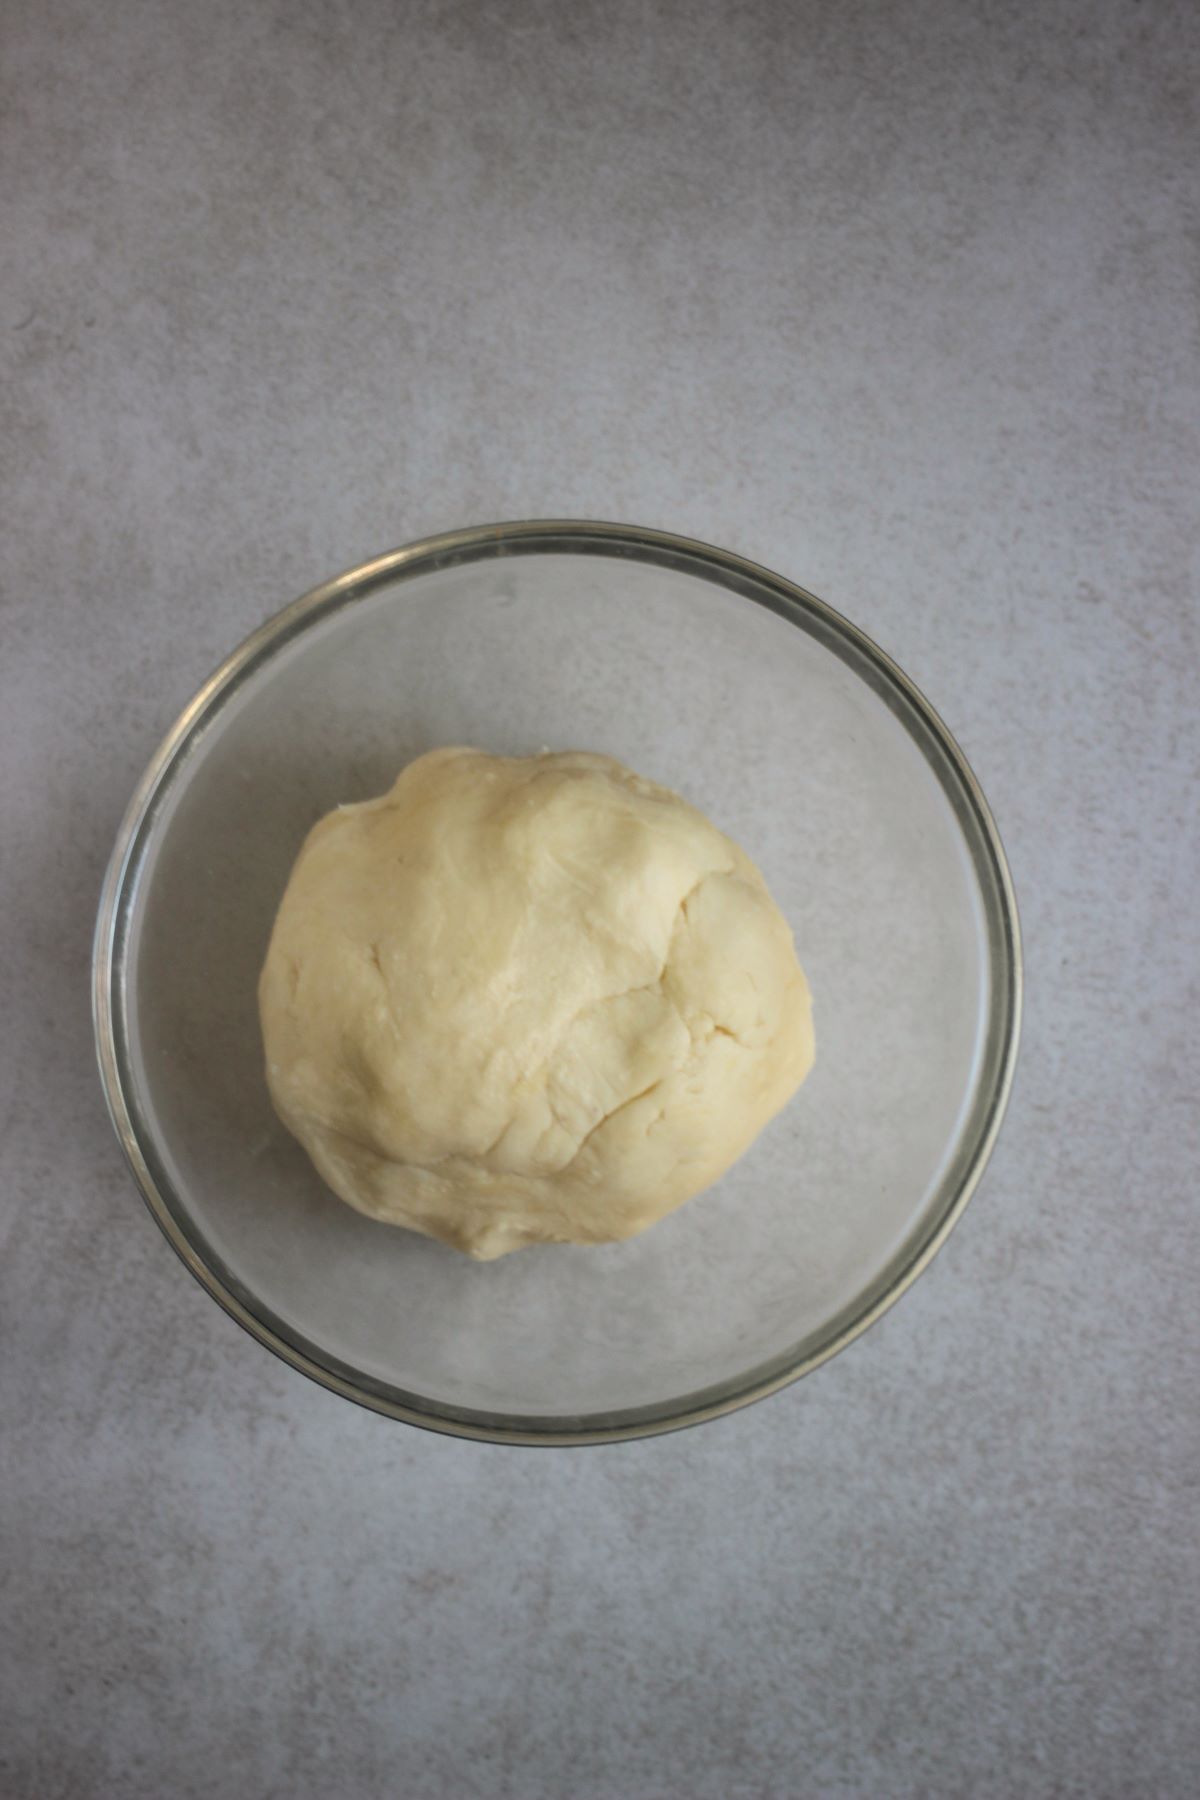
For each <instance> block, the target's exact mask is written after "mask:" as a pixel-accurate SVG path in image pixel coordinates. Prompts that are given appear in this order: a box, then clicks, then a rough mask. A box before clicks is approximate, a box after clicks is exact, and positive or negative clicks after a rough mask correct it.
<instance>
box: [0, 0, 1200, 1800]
mask: <svg viewBox="0 0 1200 1800" xmlns="http://www.w3.org/2000/svg"><path fill="white" fill-rule="evenodd" d="M3 36H4V39H5V52H4V75H3V83H4V86H3V97H2V108H0V117H2V121H3V123H2V133H3V135H2V141H0V155H2V159H3V182H2V196H0V207H2V214H3V226H2V238H0V241H2V242H3V244H4V255H3V259H2V267H0V414H2V419H3V441H2V446H0V454H2V456H3V502H2V504H3V613H2V616H0V629H2V658H3V660H2V678H3V688H4V699H3V712H2V716H0V731H2V733H3V741H2V751H0V781H2V783H3V840H2V841H3V855H2V859H0V860H2V863H3V884H4V889H3V891H4V898H3V907H2V912H0V931H2V933H3V958H2V960H3V967H4V971H5V1001H4V1006H3V1009H2V1012H0V1025H2V1028H3V1074H2V1087H0V1102H2V1106H3V1118H4V1135H3V1165H4V1166H3V1186H2V1204H3V1256H2V1261H0V1292H2V1309H3V1310H2V1329H3V1340H4V1349H3V1373H2V1382H3V1419H4V1436H3V1442H4V1453H3V1476H2V1480H0V1506H2V1528H3V1559H2V1561H3V1583H4V1594H3V1618H4V1629H3V1632H2V1634H0V1709H2V1711H0V1793H3V1795H4V1796H5V1797H6V1800H25V1797H29V1800H57V1797H62V1800H74V1797H76V1796H87V1797H90V1796H97V1797H105V1800H124V1797H125V1796H130V1797H132V1796H139V1797H140V1796H176V1797H179V1800H190V1797H193V1796H196V1797H199V1796H204V1797H206V1800H207V1797H208V1796H216V1795H232V1796H264V1797H266V1796H273V1797H278V1800H309V1797H316V1796H326V1795H329V1796H341V1797H344V1800H360V1797H362V1800H366V1797H367V1796H374V1795H380V1796H401V1797H403V1800H468V1797H474V1796H484V1797H488V1800H491V1797H492V1796H512V1797H514V1800H549V1797H553V1800H559V1797H563V1800H674V1797H675V1796H680V1797H683V1796H687V1797H688V1800H749V1797H751V1796H753V1797H755V1800H758V1797H760V1796H762V1797H767V1796H770V1797H772V1800H774V1797H776V1796H779V1797H782V1796H792V1795H805V1796H807V1795H817V1796H860V1795H861V1796H892V1795H895V1796H909V1795H911V1796H924V1795H935V1796H942V1795H946V1796H949V1795H964V1796H966V1795H971V1796H975V1797H978V1796H1042V1795H1047V1796H1048V1795H1081V1796H1083V1795H1087V1796H1132V1795H1154V1796H1184V1795H1188V1794H1192V1793H1194V1792H1195V1791H1196V1788H1197V1782H1198V1779H1200V1777H1198V1768H1200V1701H1198V1699H1197V1679H1196V1675H1197V1645H1198V1631H1197V1626H1198V1607H1197V1589H1198V1577H1200V1569H1198V1567H1197V1548H1196V1546H1197V1535H1196V1517H1197V1515H1196V1501H1197V1479H1198V1474H1200V1467H1198V1464H1200V1455H1198V1449H1200V1446H1198V1433H1197V1411H1196V1349H1197V1340H1196V1325H1195V1317H1194V1314H1195V1294H1196V1278H1197V1255H1196V1253H1197V1207H1196V1171H1197V1166H1198V1148H1200V1146H1198V1144H1197V1105H1196V1100H1197V1073H1198V1071H1197V1024H1196V1021H1197V1016H1198V1012H1197V1001H1198V999H1200V995H1198V992H1197V973H1196V969H1197V954H1196V952H1197V925H1196V908H1195V889H1196V885H1197V880H1198V877H1200V864H1198V852H1197V845H1198V838H1200V832H1198V820H1197V798H1196V797H1197V792H1198V791H1200V790H1198V786H1197V775H1198V745H1197V727H1196V706H1195V691H1196V682H1197V674H1198V667H1197V662H1198V659H1197V572H1198V571H1197V544H1198V533H1197V525H1198V523H1200V519H1198V509H1197V491H1198V489H1197V464H1198V456H1197V452H1198V449H1200V445H1198V424H1200V346H1198V336H1197V260H1196V259H1197V244H1198V242H1200V238H1198V216H1197V205H1196V193H1197V190H1196V167H1197V159H1198V155H1200V129H1198V120H1197V98H1196V96H1197V92H1198V86H1200V15H1198V14H1197V12H1196V10H1195V8H1194V7H1191V6H1189V5H1186V4H1183V3H1180V4H1178V5H1172V4H1168V3H1166V0H1147V3H1146V4H1142V5H1135V4H1120V5H1118V4H1113V3H1112V0H1105V3H1103V4H1100V5H1093V4H1083V3H1082V0H1063V3H1060V4H1057V5H1052V6H1048V7H1042V8H1034V7H1030V6H1020V5H1017V4H1014V3H1013V0H1007V3H1005V0H997V3H995V4H986V5H955V4H952V3H951V0H916V3H915V4H913V5H910V6H893V5H891V4H883V3H880V4H871V3H869V0H864V3H858V0H852V3H851V4H847V5H835V4H831V3H822V4H818V5H809V4H798V5H796V6H787V5H784V4H782V3H778V4H770V3H763V0H751V3H750V4H745V5H741V6H737V7H734V6H732V5H729V6H724V5H711V4H704V3H703V0H701V3H699V4H696V5H684V4H677V3H671V0H668V3H664V4H659V5H651V4H641V5H635V4H627V3H625V0H614V3H613V4H611V5H601V4H593V3H591V0H588V3H585V4H572V5H569V6H567V5H562V6H555V5H551V4H535V3H533V0H515V3H514V4H512V5H509V6H501V5H485V4H478V5H470V4H466V3H464V0H444V3H441V4H434V3H428V4H419V5H403V4H396V5H385V4H382V3H380V0H376V3H371V0H360V3H358V4H355V3H354V0H342V3H341V4H334V3H332V0H331V3H330V4H326V5H321V4H315V3H312V0H307V3H301V4H294V5H289V4H287V3H286V0H274V3H273V4H262V3H260V0H250V3H249V4H245V5H236V6H235V5H231V4H225V3H220V4H214V5H210V6H185V5H183V4H182V3H181V0H166V4H150V3H149V0H143V3H137V0H114V4H112V5H109V6H106V7H89V6H85V5H83V4H81V3H80V0H41V3H39V4H38V5H36V6H35V5H32V4H28V3H26V0H17V3H15V4H10V5H9V6H8V7H7V8H6V9H5V14H4V19H3ZM549 514H574V515H590V516H599V517H608V518H616V519H632V520H636V521H639V522H643V523H647V524H655V525H662V526H666V527H669V528H674V529H677V530H681V531H684V532H691V533H694V534H696V535H698V536H702V537H705V538H708V539H711V540H713V541H716V542H718V543H722V544H726V545H728V546H730V547H732V548H735V549H737V550H740V551H743V552H746V553H748V554H750V555H752V556H755V557H757V558H758V559H760V560H761V561H763V562H765V563H767V564H768V565H771V566H774V567H776V568H778V569H780V570H782V571H784V572H785V573H788V574H791V575H793V576H794V577H795V578H797V579H798V580H800V581H802V582H804V583H805V584H807V585H808V586H810V587H812V588H814V589H815V590H816V591H817V592H818V593H820V594H822V595H824V596H825V597H826V598H827V599H829V600H830V601H832V602H833V603H834V604H835V605H838V606H840V607H841V608H842V609H843V610H845V611H846V612H848V613H849V614H850V615H851V616H852V617H854V618H855V619H856V620H858V621H859V622H860V623H861V624H863V625H864V626H865V627H866V628H867V629H868V630H869V631H870V632H872V634H873V635H874V636H875V637H876V638H877V639H879V640H880V641H881V642H882V643H883V644H884V645H885V646H886V647H887V648H888V649H889V650H890V651H892V653H893V654H894V655H896V656H897V657H898V658H899V659H900V661H901V662H902V663H903V664H904V665H905V666H906V667H907V668H908V669H909V670H910V672H911V673H912V674H913V675H914V676H915V677H916V678H917V680H918V681H919V682H921V683H922V685H923V686H924V687H925V689H926V691H927V692H928V693H929V694H930V695H931V696H932V698H933V699H934V701H935V703H936V704H937V705H938V706H939V707H940V708H941V710H942V711H943V713H944V715H945V717H946V718H947V720H948V722H949V723H950V725H951V726H952V727H953V728H954V729H955V730H956V731H957V732H958V734H959V735H960V737H961V739H962V742H963V743H964V745H965V747H966V749H967V751H968V754H969V755H970V756H971V757H972V759H973V761H974V763H975V766H976V768H977V770H978V772H979V774H980V777H981V779H982V780H983V782H984V785H985V787H986V788H987V790H988V792H989V795H990V797H991V799H992V801H993V804H994V806H995V809H996V812H997V815H998V818H999V821H1000V825H1001V828H1002V830H1003V832H1004V834H1005V837H1006V841H1007V844H1008V847H1009V851H1010V854H1011V857H1012V862H1013V867H1014V871H1015V875H1016V880H1017V884H1018V889H1019V893H1020V896H1021V900H1022V904H1023V916H1024V924H1025V931H1026V940H1027V942H1026V949H1027V976H1028V1013H1027V1027H1026V1036H1025V1044H1024V1054H1023V1060H1022V1066H1021V1070H1020V1073H1019V1077H1018V1086H1017V1091H1016V1094H1015V1098H1014V1102H1013V1106H1012V1110H1011V1112H1010V1115H1009V1119H1008V1123H1007V1126H1006V1129H1005V1132H1004V1135H1003V1138H1002V1141H1001V1144H1000V1147H999V1149H998V1151H997V1154H996V1157H995V1159H994V1162H993V1164H992V1166H991V1169H990V1171H989V1173H988V1175H987V1177H986V1179H985V1182H984V1185H983V1187H982V1190H981V1192H980V1194H979V1195H978V1197H977V1199H976V1201H975V1203H974V1204H973V1206H972V1208H971V1209H970V1211H969V1212H968V1214H967V1216H966V1219H965V1220H964V1222H963V1224H962V1225H961V1227H960V1228H959V1230H958V1231H957V1233H956V1234H955V1236H954V1238H953V1240H952V1242H951V1243H950V1245H949V1247H948V1248H947V1249H946V1250H945V1251H944V1252H943V1254H942V1255H941V1257H940V1258H939V1259H938V1261H937V1263H936V1264H935V1266H934V1267H933V1269H932V1270H931V1271H930V1272H929V1273H928V1274H927V1275H926V1276H925V1277H924V1278H923V1279H922V1280H921V1281H920V1282H919V1283H918V1285H917V1286H916V1288H915V1289H914V1290H913V1291H912V1293H911V1294H909V1295H908V1296H907V1297H906V1298H905V1300H904V1301H903V1302H902V1303H901V1304H900V1305H899V1306H898V1307H897V1308H896V1309H895V1310H894V1311H893V1312H892V1313H891V1314H890V1315H889V1316H888V1317H887V1318H886V1319H885V1320H884V1321H883V1322H882V1323H881V1324H880V1325H878V1326H877V1327H876V1328H875V1329H874V1330H872V1331H871V1332H870V1333H869V1334H868V1336H867V1337H866V1338H865V1339H863V1340H862V1341H860V1342H859V1343H858V1344H857V1345H855V1346H854V1347H853V1348H852V1349H851V1350H849V1351H848V1352H847V1353H846V1354H845V1355H844V1356H842V1357H841V1358H839V1359H838V1360H836V1361H835V1362H834V1363H833V1364H831V1365H830V1366H828V1367H827V1368H825V1369H824V1370H822V1371H821V1372H820V1373H818V1374H817V1375H815V1376H814V1377H812V1378H811V1379H809V1380H807V1381H804V1382H802V1383H801V1384H800V1385H799V1386H798V1387H796V1388H793V1389H792V1390H790V1391H789V1392H787V1393H785V1394H783V1395H781V1396H778V1397H776V1398H774V1399H772V1400H770V1401H768V1402H766V1403H764V1404H762V1405H761V1406H759V1407H756V1408H753V1409H751V1410H749V1411H747V1412H745V1413H742V1414H739V1415H738V1416H736V1417H734V1418H731V1419H728V1420H725V1421H722V1422H720V1423H717V1424H715V1425H712V1426H709V1427H705V1428H703V1429H701V1430H698V1431H694V1432H690V1433H684V1434H682V1435H679V1436H676V1437H673V1438H666V1439H661V1440H658V1441H654V1442H648V1443H642V1444H637V1445H632V1446H626V1447H617V1448H607V1449H600V1450H585V1451H577V1452H570V1453H554V1452H545V1453H533V1452H522V1451H515V1450H506V1449H495V1448H486V1447H476V1446H471V1445H467V1444H460V1443H456V1442H451V1441H448V1440H446V1441H444V1440H440V1439H437V1438H434V1437H430V1436H427V1435H423V1434H420V1433H417V1432H414V1431H410V1430H407V1429H405V1428H403V1427H400V1426H396V1425H393V1424H390V1423H389V1422H387V1421H386V1420H383V1419H381V1418H377V1417H374V1416H372V1415H370V1414H368V1413H365V1412H361V1411H358V1410H357V1409H355V1408H354V1407H352V1406H350V1405H348V1404H346V1403H344V1402H343V1401H341V1400H338V1399H336V1398H334V1397H333V1396H331V1395H329V1394H327V1393H324V1392H323V1391H321V1390H319V1389H317V1388H316V1387H314V1386H312V1385H310V1384H309V1383H308V1382H306V1381H305V1380H304V1379H302V1378H301V1377H300V1376H299V1375H297V1374H294V1373H292V1372H291V1371H290V1370H288V1369H287V1368H285V1367H283V1366H282V1365H280V1364H279V1363H277V1362H275V1360H274V1359H273V1358H272V1357H270V1356H269V1355H268V1354H267V1352H266V1351H264V1350H262V1349H261V1348H260V1347H258V1346H257V1345H256V1344H254V1343H253V1342H252V1341H251V1340H250V1339H249V1338H247V1337H245V1336H244V1335H243V1334H242V1333H241V1332H240V1331H239V1330H238V1329H237V1328H236V1327H235V1326H234V1325H233V1324H232V1323H231V1322H230V1321H229V1320H228V1319H227V1318H226V1317H225V1316H224V1315H223V1314H222V1313H221V1312H220V1311H219V1310H218V1308H217V1307H216V1306H214V1305H213V1304H212V1302H211V1301H209V1300H208V1299H207V1298H206V1297H205V1295H204V1294H203V1293H202V1292H201V1290H200V1289H199V1287H198V1286H196V1284H195V1283H194V1282H193V1281H192V1280H191V1278H190V1276H189V1275H188V1274H187V1273H186V1271H185V1270H184V1268H183V1267H182V1266H181V1265H180V1264H179V1263H177V1262H176V1260H175V1259H174V1257H173V1256H172V1255H171V1253H170V1251H169V1250H168V1248H167V1246H166V1245H165V1243H164V1242H163V1241H162V1239H161V1238H160V1237H159V1235H158V1233H157V1231H156V1230H155V1228H154V1226H153V1224H152V1222H151V1220H150V1218H149V1216H148V1215H147V1214H146V1212H145V1210H144V1209H143V1207H142V1205H141V1203H140V1201H139V1200H138V1198H137V1196H136V1194H135V1192H134V1190H133V1188H132V1186H131V1184H130V1181H129V1179H128V1178H127V1176H126V1174H125V1171H124V1168H123V1166H122V1163H121V1160H120V1156H119V1154H118V1151H117V1147H116V1144H115V1142H114V1140H113V1138H112V1135H111V1132H110V1130H109V1127H108V1124H107V1120H106V1118H105V1115H104V1111H103V1106H102V1103H101V1098H100V1094H99V1089H98V1085H97V1081H96V1078H95V1074H94V1070H93V1064H92V1049H91V1043H90V1036H89V1030H90V1027H89V1016H88V960H89V937H90V931H91V925H92V918H93V913H94V905H95V901H96V896H97V891H98V886H99V882H100V877H101V872H102V868H103V865H104V861H105V858H106V854H107V851H108V849H109V846H110V844H111V842H112V839H113V835H114V833H115V830H116V826H117V822H118V819H119V817H120V814H121V811H122V808H123V805H124V802H125V800H126V797H127V795H128V793H129V791H130V789H131V787H132V785H133V782H134V781H135V779H136V777H137V775H138V773H139V772H140V770H141V768H142V767H143V765H144V763H145V761H146V759H147V758H148V756H149V754H150V752H151V750H152V749H153V747H154V745H155V743H156V741H157V739H158V737H159V735H160V734H161V732H162V731H163V730H164V729H165V727H166V726H167V724H168V723H169V722H170V720H171V719H172V717H173V716H174V713H175V712H176V710H177V709H178V707H179V706H180V705H181V703H182V702H183V701H184V700H186V699H187V697H188V696H189V694H190V693H191V692H192V690H193V689H194V688H195V686H196V685H197V684H198V682H199V681H200V680H201V679H202V677H203V676H204V675H205V674H206V673H207V671H208V670H209V668H210V667H211V666H212V664H213V663H214V662H215V661H216V660H217V659H218V658H219V657H220V656H221V655H222V654H223V653H224V652H225V651H226V649H228V648H229V647H230V646H231V645H232V644H233V643H234V642H235V641H236V640H237V639H238V638H239V637H241V636H242V635H243V634H244V633H245V632H246V631H247V630H248V629H249V628H250V627H252V626H253V625H254V624H256V623H257V622H258V621H259V620H260V619H261V618H263V617H264V616H265V615H266V614H267V613H269V612H271V611H273V610H275V609H276V608H277V607H278V606H279V605H281V604H282V603H284V602H285V601H287V600H288V599H290V598H291V597H292V596H293V595H295V594H297V593H299V592H300V591H302V590H303V589H304V588H306V587H308V586H310V585H311V584H312V583H314V582H315V581H316V580H318V579H319V578H321V577H322V576H324V575H326V574H329V573H332V572H334V571H336V570H338V569H339V568H342V567H344V566H347V565H348V564H350V563H352V562H355V561H358V560H360V559H361V558H363V557H364V556H366V555H367V554H369V553H371V552H373V551H375V550H379V549H383V548H385V547H388V546H390V545H392V544H395V543H398V542H402V541H403V540H405V539H406V538H409V537H412V536H416V535H419V534H422V533H425V532H428V531H433V530H437V529H440V528H442V527H447V526H451V525H454V524H459V523H465V522H471V521H478V520H480V519H483V518H503V517H518V516H527V515H549Z"/></svg>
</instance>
